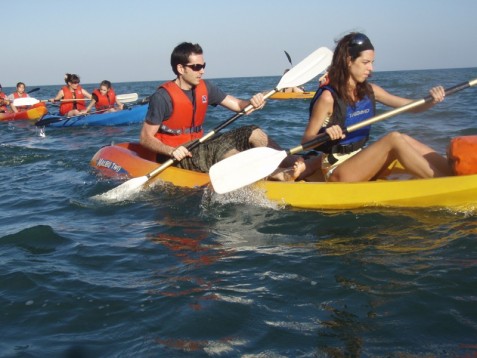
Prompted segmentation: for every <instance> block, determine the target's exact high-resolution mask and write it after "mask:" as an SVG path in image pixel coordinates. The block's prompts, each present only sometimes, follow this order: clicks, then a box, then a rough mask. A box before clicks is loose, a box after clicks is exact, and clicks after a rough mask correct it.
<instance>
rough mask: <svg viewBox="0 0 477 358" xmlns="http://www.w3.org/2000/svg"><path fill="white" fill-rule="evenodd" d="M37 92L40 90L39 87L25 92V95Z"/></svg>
mask: <svg viewBox="0 0 477 358" xmlns="http://www.w3.org/2000/svg"><path fill="white" fill-rule="evenodd" d="M39 90H40V87H35V88H33V89H31V90H29V91H27V93H28V94H30V93H33V92H36V91H39Z"/></svg>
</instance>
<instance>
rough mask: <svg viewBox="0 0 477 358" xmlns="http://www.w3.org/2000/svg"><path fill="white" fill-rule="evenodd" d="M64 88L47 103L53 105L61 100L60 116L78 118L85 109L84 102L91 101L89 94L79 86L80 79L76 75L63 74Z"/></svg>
mask: <svg viewBox="0 0 477 358" xmlns="http://www.w3.org/2000/svg"><path fill="white" fill-rule="evenodd" d="M65 83H66V86H63V87H62V88H61V89H60V90H59V91H58V93H57V95H56V97H55V98H52V99H50V100H49V102H52V103H55V102H56V101H59V100H61V104H60V114H61V115H62V116H67V117H71V116H78V115H80V114H81V112H82V111H84V110H85V109H86V104H85V100H86V99H91V94H90V93H89V92H88V91H86V90H85V89H84V88H82V87H81V86H80V84H79V83H80V78H79V76H78V75H75V74H70V73H67V74H65Z"/></svg>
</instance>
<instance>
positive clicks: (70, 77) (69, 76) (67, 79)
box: [65, 73, 80, 84]
mask: <svg viewBox="0 0 477 358" xmlns="http://www.w3.org/2000/svg"><path fill="white" fill-rule="evenodd" d="M68 82H78V83H80V78H79V76H78V75H75V74H71V73H66V74H65V83H66V84H68Z"/></svg>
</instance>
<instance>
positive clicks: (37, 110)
mask: <svg viewBox="0 0 477 358" xmlns="http://www.w3.org/2000/svg"><path fill="white" fill-rule="evenodd" d="M47 113H48V109H47V108H46V106H45V103H43V102H40V103H37V104H34V105H33V106H31V107H30V108H28V109H27V110H25V111H19V112H17V113H14V112H8V113H0V121H16V120H20V119H28V120H36V119H40V118H41V117H43V116H44V115H45V114H47Z"/></svg>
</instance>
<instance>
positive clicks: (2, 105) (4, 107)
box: [0, 84, 10, 113]
mask: <svg viewBox="0 0 477 358" xmlns="http://www.w3.org/2000/svg"><path fill="white" fill-rule="evenodd" d="M9 105H10V100H9V99H8V96H7V95H6V93H4V92H3V88H2V85H1V84H0V113H6V112H8V106H9Z"/></svg>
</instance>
